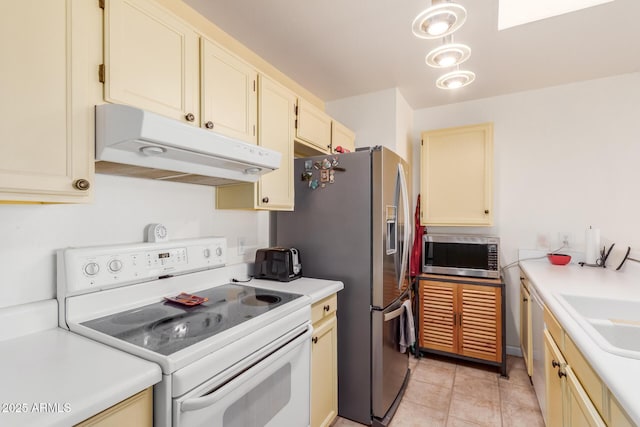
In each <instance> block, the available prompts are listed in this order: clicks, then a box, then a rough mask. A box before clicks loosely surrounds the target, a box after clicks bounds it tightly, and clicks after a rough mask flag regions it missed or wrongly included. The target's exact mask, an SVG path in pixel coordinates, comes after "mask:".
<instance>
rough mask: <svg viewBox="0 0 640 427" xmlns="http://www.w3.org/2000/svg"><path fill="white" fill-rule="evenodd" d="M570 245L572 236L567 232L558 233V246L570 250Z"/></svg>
mask: <svg viewBox="0 0 640 427" xmlns="http://www.w3.org/2000/svg"><path fill="white" fill-rule="evenodd" d="M571 243H573V236H572V235H571V233H569V232H567V231H560V232H559V233H558V246H562V247H563V248H565V249H566V248H570V247H571Z"/></svg>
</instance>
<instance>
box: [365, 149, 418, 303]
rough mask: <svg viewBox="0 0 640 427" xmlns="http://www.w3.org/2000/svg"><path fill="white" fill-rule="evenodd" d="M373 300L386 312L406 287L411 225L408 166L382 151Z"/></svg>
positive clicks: (376, 181)
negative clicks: (386, 308)
mask: <svg viewBox="0 0 640 427" xmlns="http://www.w3.org/2000/svg"><path fill="white" fill-rule="evenodd" d="M372 163H373V171H372V172H373V173H372V175H373V176H372V179H373V188H372V190H373V200H372V202H373V230H374V233H373V236H372V240H373V270H374V271H373V300H372V305H373V306H374V307H377V308H380V309H383V308H385V307H387V306H389V304H391V303H393V302H394V301H395V300H396V299H397V298H398V297H399V296H400V294H401V293H402V291H403V287H406V284H407V280H408V266H409V253H410V251H411V243H412V242H411V230H412V226H411V222H410V215H409V211H410V208H409V198H408V188H407V165H406V163H405V162H404V161H403V160H402V159H401V158H400V157H399V156H397V155H396V154H395V153H393V152H392V151H389V150H387V149H385V148H383V149H382V150H381V151H379V152H374V153H373V162H372Z"/></svg>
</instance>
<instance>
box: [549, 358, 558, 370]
mask: <svg viewBox="0 0 640 427" xmlns="http://www.w3.org/2000/svg"><path fill="white" fill-rule="evenodd" d="M551 366H553V367H554V368H557V367H559V366H560V364H559V363H558V362H556V360H555V359H553V360H552V361H551Z"/></svg>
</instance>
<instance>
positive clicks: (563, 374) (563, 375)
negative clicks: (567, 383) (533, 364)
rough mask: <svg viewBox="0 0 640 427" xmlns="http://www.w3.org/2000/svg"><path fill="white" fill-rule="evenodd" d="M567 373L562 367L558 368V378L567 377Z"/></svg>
mask: <svg viewBox="0 0 640 427" xmlns="http://www.w3.org/2000/svg"><path fill="white" fill-rule="evenodd" d="M566 376H567V373H566V372H565V371H563V370H562V369H558V378H562V377H566Z"/></svg>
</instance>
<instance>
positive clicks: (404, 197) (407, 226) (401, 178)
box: [398, 163, 412, 289]
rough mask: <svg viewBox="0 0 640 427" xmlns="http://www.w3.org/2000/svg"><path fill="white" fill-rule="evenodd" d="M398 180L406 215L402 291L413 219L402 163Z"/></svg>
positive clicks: (399, 287) (400, 287) (407, 263)
mask: <svg viewBox="0 0 640 427" xmlns="http://www.w3.org/2000/svg"><path fill="white" fill-rule="evenodd" d="M398 180H399V181H400V193H401V195H402V211H403V213H404V245H403V248H402V260H401V263H402V264H401V267H400V277H399V280H398V289H402V283H403V282H404V279H405V275H406V274H407V268H408V265H409V250H410V249H411V241H410V240H409V239H411V228H412V225H411V222H410V221H411V219H410V217H409V194H408V193H409V192H408V191H407V181H406V180H405V175H404V168H403V167H402V163H398Z"/></svg>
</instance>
